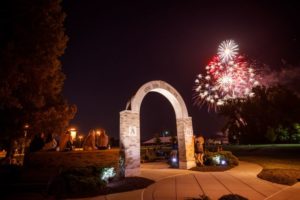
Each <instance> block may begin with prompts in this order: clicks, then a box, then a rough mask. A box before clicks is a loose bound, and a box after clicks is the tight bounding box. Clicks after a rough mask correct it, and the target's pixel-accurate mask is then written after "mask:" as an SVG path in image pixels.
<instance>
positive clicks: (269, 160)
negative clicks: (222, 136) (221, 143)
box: [224, 144, 300, 185]
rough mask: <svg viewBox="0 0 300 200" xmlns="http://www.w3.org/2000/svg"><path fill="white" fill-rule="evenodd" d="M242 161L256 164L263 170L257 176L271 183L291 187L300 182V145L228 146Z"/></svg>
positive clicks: (227, 148)
mask: <svg viewBox="0 0 300 200" xmlns="http://www.w3.org/2000/svg"><path fill="white" fill-rule="evenodd" d="M224 149H226V150H229V151H232V153H233V154H234V155H236V156H237V157H238V158H239V159H240V160H242V161H249V162H253V163H257V164H259V165H261V166H262V167H263V170H262V171H261V172H260V173H259V174H258V175H257V176H258V177H259V178H261V179H265V180H268V181H271V182H275V183H280V184H286V185H293V184H294V183H296V182H298V181H299V180H300V144H275V145H232V146H231V145H230V146H225V147H224Z"/></svg>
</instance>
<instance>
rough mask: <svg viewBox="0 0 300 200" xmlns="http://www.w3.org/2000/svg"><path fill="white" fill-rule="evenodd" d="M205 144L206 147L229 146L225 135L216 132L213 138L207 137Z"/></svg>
mask: <svg viewBox="0 0 300 200" xmlns="http://www.w3.org/2000/svg"><path fill="white" fill-rule="evenodd" d="M206 143H207V144H208V145H217V144H229V140H228V136H227V134H224V133H222V132H218V133H216V134H215V135H214V136H212V137H209V138H208V139H207V140H206Z"/></svg>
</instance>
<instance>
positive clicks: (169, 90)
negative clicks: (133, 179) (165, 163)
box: [120, 81, 195, 176]
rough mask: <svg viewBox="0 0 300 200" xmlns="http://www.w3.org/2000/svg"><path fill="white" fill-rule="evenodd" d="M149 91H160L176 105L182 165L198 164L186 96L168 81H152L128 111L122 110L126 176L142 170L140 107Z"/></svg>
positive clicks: (133, 101)
mask: <svg viewBox="0 0 300 200" xmlns="http://www.w3.org/2000/svg"><path fill="white" fill-rule="evenodd" d="M149 92H158V93H160V94H161V95H163V96H164V97H166V98H167V99H168V100H169V101H170V103H171V104H172V106H173V108H174V110H175V115H176V125H177V138H178V150H179V168H181V169H189V168H191V167H194V166H195V158H194V143H193V139H192V137H193V125H192V118H191V117H189V116H188V112H187V108H186V105H185V103H184V101H183V99H182V97H181V96H180V94H179V93H178V92H177V90H176V89H175V88H173V87H172V86H171V85H169V84H168V83H166V82H164V81H150V82H148V83H146V84H144V85H143V86H142V87H140V89H139V90H138V91H137V93H136V94H135V95H134V96H133V98H132V99H131V101H130V102H129V103H128V104H127V107H126V110H123V111H121V112H120V145H121V149H122V150H123V151H124V154H125V163H124V168H125V176H136V175H139V173H140V147H141V144H140V107H141V104H142V101H143V99H144V97H145V96H146V94H148V93H149Z"/></svg>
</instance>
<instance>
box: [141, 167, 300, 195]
mask: <svg viewBox="0 0 300 200" xmlns="http://www.w3.org/2000/svg"><path fill="white" fill-rule="evenodd" d="M261 169H262V168H261V167H260V166H259V165H257V164H253V163H248V162H240V165H239V166H238V167H235V168H233V169H231V170H229V171H226V172H194V171H188V170H175V171H173V170H171V169H161V170H155V169H151V170H142V176H144V177H147V178H152V179H154V180H156V181H157V182H156V183H154V184H153V185H151V186H149V187H147V188H146V189H144V191H143V194H142V199H143V200H180V199H182V200H183V199H184V200H187V199H193V198H197V197H199V195H201V194H206V195H207V196H209V197H210V198H211V199H213V200H214V199H219V198H220V197H221V196H222V195H224V194H231V193H235V194H240V195H242V196H244V197H247V198H248V199H249V200H252V199H253V200H263V199H268V200H277V199H278V200H279V199H291V200H294V199H295V200H296V199H299V198H300V184H299V183H298V184H296V185H294V186H292V187H290V186H285V185H280V184H275V183H271V182H268V181H264V180H261V179H259V178H257V177H256V175H257V174H258V173H259V172H260V171H261ZM179 171H182V173H180V172H179ZM171 173H172V174H171ZM183 173H184V174H183ZM159 174H160V176H159ZM149 175H152V176H149Z"/></svg>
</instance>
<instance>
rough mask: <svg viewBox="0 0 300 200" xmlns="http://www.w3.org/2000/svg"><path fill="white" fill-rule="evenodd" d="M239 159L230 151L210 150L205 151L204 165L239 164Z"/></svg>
mask: <svg viewBox="0 0 300 200" xmlns="http://www.w3.org/2000/svg"><path fill="white" fill-rule="evenodd" d="M238 164H239V159H238V158H237V157H236V156H234V155H233V154H232V153H231V152H230V151H220V152H210V151H205V153H204V165H208V166H217V165H227V166H237V165H238Z"/></svg>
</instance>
